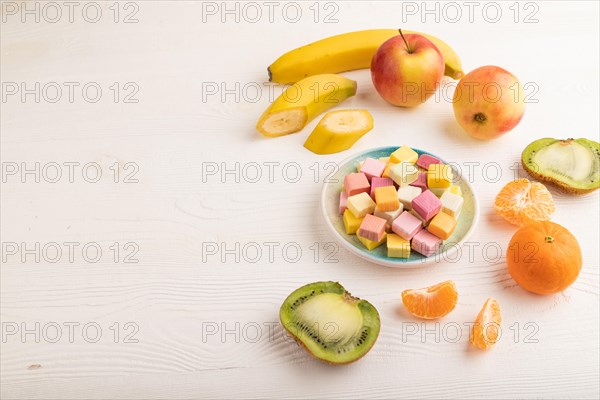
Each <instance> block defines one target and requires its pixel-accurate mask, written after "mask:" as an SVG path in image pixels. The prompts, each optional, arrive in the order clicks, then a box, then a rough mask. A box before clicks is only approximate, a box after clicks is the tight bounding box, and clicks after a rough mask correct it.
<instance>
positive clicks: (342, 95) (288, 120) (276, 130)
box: [256, 74, 356, 137]
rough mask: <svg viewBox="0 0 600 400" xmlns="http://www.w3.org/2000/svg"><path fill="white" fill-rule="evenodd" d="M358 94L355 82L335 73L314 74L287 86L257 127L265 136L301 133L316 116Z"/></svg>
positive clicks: (266, 111)
mask: <svg viewBox="0 0 600 400" xmlns="http://www.w3.org/2000/svg"><path fill="white" fill-rule="evenodd" d="M355 94H356V81H353V80H352V79H348V78H344V77H343V76H341V75H336V74H321V75H312V76H309V77H308V78H305V79H302V80H300V81H298V82H296V83H294V84H293V85H292V86H290V87H288V88H287V89H286V90H285V91H284V92H283V93H282V94H281V96H279V97H278V98H277V99H276V100H275V101H274V102H273V103H272V104H271V105H270V106H269V108H267V109H266V110H265V112H264V113H263V115H262V116H261V117H260V119H259V120H258V123H257V124H256V129H257V130H258V131H259V132H260V133H262V134H263V135H265V136H269V137H275V136H282V135H287V134H290V133H294V132H298V131H299V130H301V129H302V128H304V127H305V126H306V124H308V123H309V122H310V121H312V120H313V119H314V118H315V117H316V116H317V115H319V114H321V113H322V112H324V111H326V110H328V109H329V108H331V107H333V106H335V105H337V104H339V103H341V102H342V101H344V100H346V99H347V98H349V97H352V96H354V95H355Z"/></svg>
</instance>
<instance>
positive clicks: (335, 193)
mask: <svg viewBox="0 0 600 400" xmlns="http://www.w3.org/2000/svg"><path fill="white" fill-rule="evenodd" d="M396 149H398V147H393V146H392V147H378V148H374V149H371V150H366V151H363V152H361V153H359V154H356V155H355V156H353V157H350V158H348V159H346V160H344V161H342V163H341V164H340V166H339V169H338V170H337V171H336V172H335V173H334V174H333V175H331V176H330V177H329V178H328V179H327V181H326V182H325V184H324V186H323V191H322V193H321V211H322V213H323V216H324V218H325V223H326V225H327V227H328V228H329V230H330V231H331V232H332V233H333V235H334V236H335V237H336V238H337V240H338V241H339V242H340V243H341V244H342V246H344V247H345V248H346V249H348V250H349V251H351V252H352V253H354V254H356V255H358V256H359V257H362V258H364V259H365V260H368V261H371V262H373V263H376V264H380V265H385V266H388V267H404V266H415V265H425V264H432V263H435V262H443V261H449V262H453V261H456V260H457V259H458V258H459V254H457V251H458V249H459V247H460V246H461V244H462V243H464V242H465V241H466V240H467V239H468V237H469V236H470V235H471V233H472V232H473V230H474V229H475V226H476V225H477V220H478V216H479V204H478V201H477V197H476V195H475V192H474V191H473V187H472V186H471V185H470V183H469V182H467V180H466V179H462V177H461V175H460V171H458V170H457V169H456V168H454V167H453V171H454V184H456V185H459V186H460V188H461V190H462V193H463V198H464V204H463V208H462V211H461V213H460V215H459V218H458V224H457V226H456V230H455V231H454V233H453V234H452V236H450V238H448V240H445V241H444V242H443V244H442V246H441V248H440V251H439V252H438V253H437V254H434V255H431V256H429V257H425V256H423V255H421V254H419V253H417V252H416V251H414V250H411V255H410V258H407V259H403V258H389V257H388V256H387V247H386V245H385V244H383V245H381V246H379V247H378V248H376V249H374V250H367V249H366V248H365V247H364V246H363V245H362V243H360V242H359V241H358V238H357V237H356V235H347V234H346V232H345V229H344V221H343V219H342V216H341V215H340V214H339V199H340V192H341V191H342V186H343V182H344V177H345V176H346V175H348V174H349V173H351V172H356V166H357V165H358V163H359V162H360V161H363V160H364V159H365V158H367V157H371V158H375V159H377V158H380V157H388V156H389V155H390V154H391V153H392V152H394V151H395V150H396ZM413 150H414V151H416V152H417V153H418V154H419V155H421V154H429V155H431V156H434V157H436V158H438V159H440V160H444V159H443V158H442V157H438V156H437V155H435V154H431V153H428V152H426V151H423V150H419V149H414V148H413ZM444 162H446V161H444Z"/></svg>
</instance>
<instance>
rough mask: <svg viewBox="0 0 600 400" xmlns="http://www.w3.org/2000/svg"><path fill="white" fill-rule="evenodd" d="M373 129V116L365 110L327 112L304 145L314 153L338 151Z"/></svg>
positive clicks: (347, 147) (348, 146) (346, 147)
mask: <svg viewBox="0 0 600 400" xmlns="http://www.w3.org/2000/svg"><path fill="white" fill-rule="evenodd" d="M371 129H373V117H372V116H371V114H370V113H369V112H368V111H367V110H340V111H332V112H328V113H327V114H325V115H324V116H323V118H322V119H321V121H319V123H318V124H317V126H316V127H315V129H314V130H313V131H312V133H311V134H310V136H309V137H308V139H306V142H305V143H304V147H306V148H307V149H308V150H310V151H312V152H313V153H316V154H332V153H339V152H340V151H344V150H347V149H349V148H350V147H352V145H353V144H354V143H356V141H357V140H358V139H360V138H361V137H362V136H363V135H364V134H365V133H367V132H369V131H370V130H371Z"/></svg>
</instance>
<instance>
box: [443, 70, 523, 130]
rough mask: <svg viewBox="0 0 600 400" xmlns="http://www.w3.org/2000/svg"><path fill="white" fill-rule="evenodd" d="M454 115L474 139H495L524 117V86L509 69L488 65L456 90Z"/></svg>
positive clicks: (466, 79) (475, 71) (462, 81)
mask: <svg viewBox="0 0 600 400" xmlns="http://www.w3.org/2000/svg"><path fill="white" fill-rule="evenodd" d="M452 102H453V107H454V116H455V117H456V120H457V121H458V123H459V124H460V126H462V127H463V128H464V130H466V131H467V132H468V133H469V134H470V135H471V136H473V137H475V138H477V139H494V138H497V137H499V136H501V135H503V134H505V133H506V132H508V131H510V130H511V129H513V128H514V127H515V126H517V124H518V123H519V122H520V121H521V118H523V114H524V113H525V101H524V93H523V87H522V86H521V83H520V82H519V80H518V79H517V77H516V76H514V75H513V74H511V73H510V72H508V71H507V70H505V69H503V68H500V67H496V66H493V65H487V66H485V67H479V68H477V69H475V70H473V71H471V72H469V73H468V74H467V75H465V76H464V77H463V78H462V79H461V80H460V82H458V85H457V86H456V90H455V91H454V97H453V100H452Z"/></svg>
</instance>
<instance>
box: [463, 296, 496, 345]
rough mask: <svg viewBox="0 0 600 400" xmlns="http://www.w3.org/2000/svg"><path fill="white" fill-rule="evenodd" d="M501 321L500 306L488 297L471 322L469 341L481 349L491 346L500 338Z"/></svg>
mask: <svg viewBox="0 0 600 400" xmlns="http://www.w3.org/2000/svg"><path fill="white" fill-rule="evenodd" d="M501 322H502V318H501V316H500V306H499V305H498V302H496V300H494V299H492V298H491V297H490V298H489V299H487V300H486V302H485V304H484V305H483V308H482V309H481V311H479V314H478V315H477V318H476V319H475V322H474V323H473V328H472V329H471V335H470V337H469V342H471V344H472V345H473V346H475V347H477V348H478V349H481V350H487V349H489V348H491V347H492V346H493V345H495V344H496V342H497V341H498V340H500V323H501Z"/></svg>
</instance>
